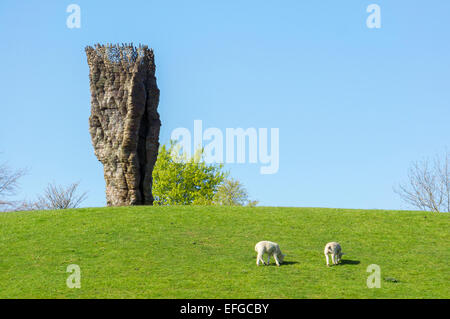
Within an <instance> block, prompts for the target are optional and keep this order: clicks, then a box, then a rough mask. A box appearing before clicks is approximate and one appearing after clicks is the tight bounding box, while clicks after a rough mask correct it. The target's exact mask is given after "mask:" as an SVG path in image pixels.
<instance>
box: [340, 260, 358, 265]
mask: <svg viewBox="0 0 450 319" xmlns="http://www.w3.org/2000/svg"><path fill="white" fill-rule="evenodd" d="M359 263H360V261H359V260H348V259H341V263H340V264H341V265H358V264H359Z"/></svg>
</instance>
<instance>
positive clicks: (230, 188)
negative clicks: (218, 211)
mask: <svg viewBox="0 0 450 319" xmlns="http://www.w3.org/2000/svg"><path fill="white" fill-rule="evenodd" d="M257 203H258V201H250V200H249V199H248V193H247V190H246V189H245V187H244V185H242V184H241V182H240V181H239V180H237V179H233V178H230V179H226V180H225V181H224V182H223V183H222V184H221V185H220V186H219V188H218V189H217V193H216V194H215V196H214V204H217V205H227V206H244V205H248V206H256V205H257Z"/></svg>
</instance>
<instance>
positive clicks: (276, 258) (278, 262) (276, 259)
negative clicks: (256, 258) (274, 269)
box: [273, 255, 280, 266]
mask: <svg viewBox="0 0 450 319" xmlns="http://www.w3.org/2000/svg"><path fill="white" fill-rule="evenodd" d="M273 258H275V262H276V263H277V266H280V261H279V260H278V257H277V255H273Z"/></svg>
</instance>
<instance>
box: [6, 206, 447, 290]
mask: <svg viewBox="0 0 450 319" xmlns="http://www.w3.org/2000/svg"><path fill="white" fill-rule="evenodd" d="M449 216H450V215H448V214H440V215H436V214H431V213H425V212H404V211H402V212H395V211H379V210H369V211H366V210H346V209H322V208H275V207H255V208H248V207H200V206H198V207H192V206H191V207H190V206H184V207H183V206H172V207H119V208H86V209H77V210H63V211H41V212H16V213H4V214H0V298H449V297H450V290H449V286H450V285H449V282H450V266H449V261H450V258H449V257H450V245H449V241H450V236H449V221H450V220H449ZM260 240H271V241H275V242H277V243H279V244H280V247H281V249H282V251H283V253H285V254H287V256H286V258H285V264H283V265H281V267H276V266H275V265H274V264H273V260H272V264H271V265H270V266H259V267H257V266H256V264H255V262H256V253H255V251H254V246H255V243H256V242H258V241H260ZM329 241H339V242H340V243H341V245H342V248H343V251H344V252H345V253H346V255H344V256H343V262H342V264H341V265H338V266H333V267H326V265H325V258H324V256H323V248H324V245H325V244H326V243H327V242H329ZM70 264H77V265H79V266H80V268H81V288H80V289H76V288H73V289H70V288H68V287H67V286H66V279H67V277H68V276H69V275H70V274H69V273H67V272H66V268H67V266H68V265H70ZM370 264H377V265H379V266H380V267H381V288H378V289H377V288H373V289H369V288H367V285H366V280H367V277H368V276H369V275H370V273H368V272H366V269H367V266H368V265H370ZM390 278H391V279H390ZM392 278H393V279H395V280H397V282H393V281H392Z"/></svg>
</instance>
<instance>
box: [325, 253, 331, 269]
mask: <svg viewBox="0 0 450 319" xmlns="http://www.w3.org/2000/svg"><path fill="white" fill-rule="evenodd" d="M325 260H326V261H327V266H330V264H329V262H328V254H325Z"/></svg>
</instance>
